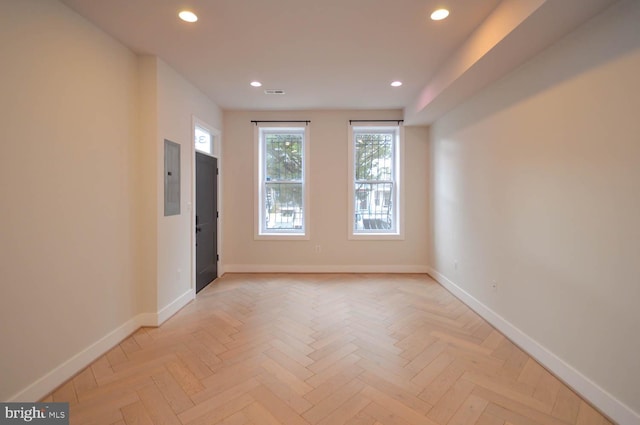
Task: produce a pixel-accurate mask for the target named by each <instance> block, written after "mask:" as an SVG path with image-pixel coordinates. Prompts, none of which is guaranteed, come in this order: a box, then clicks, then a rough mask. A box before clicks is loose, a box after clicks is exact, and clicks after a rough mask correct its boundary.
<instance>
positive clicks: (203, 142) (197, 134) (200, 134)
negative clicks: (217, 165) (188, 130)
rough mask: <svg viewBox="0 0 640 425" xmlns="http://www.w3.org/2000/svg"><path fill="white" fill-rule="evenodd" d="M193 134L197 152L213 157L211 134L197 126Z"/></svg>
mask: <svg viewBox="0 0 640 425" xmlns="http://www.w3.org/2000/svg"><path fill="white" fill-rule="evenodd" d="M193 132H194V138H195V146H196V150H197V151H199V152H204V153H206V154H208V155H212V154H213V146H212V143H211V133H210V132H209V130H207V129H206V128H203V127H201V126H199V125H197V124H196V125H195V127H194V130H193Z"/></svg>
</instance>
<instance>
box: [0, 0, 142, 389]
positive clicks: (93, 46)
mask: <svg viewBox="0 0 640 425" xmlns="http://www.w3.org/2000/svg"><path fill="white" fill-rule="evenodd" d="M0 57H2V65H1V66H0V69H1V71H0V75H1V78H0V93H1V95H0V143H1V146H2V153H1V154H0V199H2V201H1V206H0V270H1V272H0V282H1V283H0V290H1V295H0V341H1V342H0V400H6V399H9V398H10V397H12V396H14V395H15V394H17V393H18V392H20V391H22V390H23V389H25V388H26V387H27V386H28V385H30V384H32V383H33V382H34V381H36V380H37V379H38V378H41V377H42V376H43V375H45V374H46V373H48V372H50V371H51V370H53V369H54V368H56V367H57V366H59V365H60V364H62V363H63V362H65V361H66V360H68V359H69V358H70V357H72V356H73V355H75V354H76V353H78V352H80V351H81V350H83V349H84V348H86V347H87V346H89V345H90V344H92V343H93V342H94V341H96V340H97V339H99V338H101V337H102V336H104V335H105V334H107V333H109V332H110V331H112V330H113V329H115V328H118V327H119V326H121V325H123V324H124V323H125V322H127V321H128V320H129V319H131V318H132V317H133V316H134V315H135V314H136V312H137V300H136V295H137V289H136V282H135V264H134V250H135V244H136V241H135V236H134V232H135V223H136V218H135V205H136V203H135V200H136V191H135V188H136V180H135V178H134V173H135V171H134V170H135V164H134V157H135V152H134V147H135V142H136V132H137V122H136V105H137V92H136V74H137V68H136V67H137V61H136V57H135V55H134V54H133V53H131V52H130V51H129V50H128V49H126V48H124V47H123V46H122V45H120V44H118V43H117V42H115V41H114V40H113V39H111V38H109V37H108V36H106V35H105V34H104V33H102V32H101V31H99V30H97V29H96V28H95V27H94V26H93V25H91V24H89V23H87V22H86V21H85V20H84V19H82V18H80V17H79V16H77V15H76V14H75V13H73V12H71V11H70V10H69V9H67V8H66V7H65V6H63V5H61V4H60V3H58V2H57V1H47V0H41V1H40V0H29V1H23V0H3V1H2V2H0Z"/></svg>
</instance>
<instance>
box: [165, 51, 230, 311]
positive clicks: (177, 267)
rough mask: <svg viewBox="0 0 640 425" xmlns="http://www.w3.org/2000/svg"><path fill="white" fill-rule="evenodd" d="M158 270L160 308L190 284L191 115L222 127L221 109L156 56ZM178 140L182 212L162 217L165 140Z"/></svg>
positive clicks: (191, 212)
mask: <svg viewBox="0 0 640 425" xmlns="http://www.w3.org/2000/svg"><path fill="white" fill-rule="evenodd" d="M157 81H158V92H157V99H158V119H157V125H158V127H157V139H156V142H157V151H156V154H157V168H156V176H157V182H156V183H157V193H158V204H157V217H158V227H157V237H158V245H157V258H158V262H157V267H158V269H157V274H158V283H157V290H158V310H161V309H162V308H164V307H165V306H167V304H169V303H171V302H173V301H175V300H176V299H177V298H178V297H180V296H181V295H183V294H184V293H185V292H187V291H188V290H189V289H190V288H191V282H192V277H191V273H192V271H191V268H192V267H191V252H192V251H191V250H192V247H193V244H194V241H193V236H194V224H193V222H192V218H193V205H194V200H193V199H192V191H191V186H192V182H193V173H194V169H193V161H194V155H195V153H194V152H195V150H194V137H193V129H192V120H193V117H194V116H195V117H197V118H199V119H201V120H204V121H205V122H207V123H208V124H210V125H212V126H214V127H216V129H217V130H220V131H222V111H221V110H220V109H219V108H218V106H217V105H216V104H215V103H214V102H213V101H212V100H211V99H209V98H208V97H206V96H205V95H204V94H203V93H202V92H200V91H199V90H198V89H196V88H195V87H194V86H193V85H192V84H191V83H190V82H189V81H187V80H186V79H184V77H182V76H181V75H180V74H179V73H177V72H176V71H175V70H174V69H173V68H171V67H170V66H169V65H167V64H166V63H165V62H163V61H162V60H161V59H158V60H157ZM165 139H167V140H171V141H172V142H175V143H178V144H180V160H181V167H180V168H181V178H180V183H181V190H180V192H181V200H180V207H181V208H180V214H179V215H174V216H167V217H165V216H164V204H163V199H164V198H163V197H164V175H163V173H164V148H163V145H164V140H165Z"/></svg>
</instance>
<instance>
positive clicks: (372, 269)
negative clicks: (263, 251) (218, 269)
mask: <svg viewBox="0 0 640 425" xmlns="http://www.w3.org/2000/svg"><path fill="white" fill-rule="evenodd" d="M429 270H430V269H429V267H427V266H422V265H396V264H393V265H392V264H388V265H346V266H345V265H300V266H297V265H284V264H282V265H277V264H227V265H225V267H224V272H225V273H419V274H426V273H428V272H429Z"/></svg>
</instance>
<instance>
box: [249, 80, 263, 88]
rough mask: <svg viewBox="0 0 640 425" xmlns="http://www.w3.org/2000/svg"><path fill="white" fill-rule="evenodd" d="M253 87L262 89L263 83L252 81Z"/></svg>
mask: <svg viewBox="0 0 640 425" xmlns="http://www.w3.org/2000/svg"><path fill="white" fill-rule="evenodd" d="M251 86H252V87H261V86H262V83H261V82H260V81H252V82H251Z"/></svg>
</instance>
